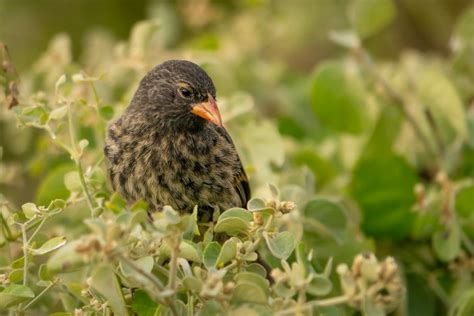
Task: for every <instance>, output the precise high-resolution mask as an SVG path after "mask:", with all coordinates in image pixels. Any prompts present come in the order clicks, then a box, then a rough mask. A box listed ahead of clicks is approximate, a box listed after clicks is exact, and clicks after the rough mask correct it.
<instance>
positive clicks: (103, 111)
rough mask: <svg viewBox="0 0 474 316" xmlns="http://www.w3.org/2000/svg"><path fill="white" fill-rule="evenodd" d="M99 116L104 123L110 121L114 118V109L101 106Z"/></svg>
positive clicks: (108, 106)
mask: <svg viewBox="0 0 474 316" xmlns="http://www.w3.org/2000/svg"><path fill="white" fill-rule="evenodd" d="M99 114H100V116H101V117H102V119H103V120H104V121H108V120H110V119H112V117H113V116H114V108H113V107H112V106H110V105H104V106H101V107H100V108H99Z"/></svg>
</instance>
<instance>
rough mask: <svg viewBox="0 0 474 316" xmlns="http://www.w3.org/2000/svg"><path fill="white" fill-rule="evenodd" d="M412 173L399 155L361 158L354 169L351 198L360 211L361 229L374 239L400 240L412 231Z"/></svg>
mask: <svg viewBox="0 0 474 316" xmlns="http://www.w3.org/2000/svg"><path fill="white" fill-rule="evenodd" d="M417 182H418V179H417V176H416V174H415V171H414V170H413V169H412V168H411V166H410V165H408V163H407V162H406V161H405V159H403V158H402V157H400V156H397V155H395V154H387V155H381V156H376V157H364V158H362V159H361V160H360V161H359V162H358V163H357V165H356V166H355V168H354V171H353V174H352V182H351V185H350V190H351V195H352V197H353V198H354V199H355V200H356V201H357V202H358V203H359V205H360V207H361V209H362V212H363V221H362V228H363V229H364V231H365V232H367V233H368V234H370V235H374V236H383V237H385V238H387V237H392V238H403V237H406V236H407V235H408V234H409V232H410V231H411V228H412V225H413V223H414V219H415V214H414V213H413V212H412V211H411V207H412V205H413V204H414V202H415V196H414V194H413V187H414V186H415V184H416V183H417Z"/></svg>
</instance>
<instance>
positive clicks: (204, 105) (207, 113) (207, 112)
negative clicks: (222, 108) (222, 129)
mask: <svg viewBox="0 0 474 316" xmlns="http://www.w3.org/2000/svg"><path fill="white" fill-rule="evenodd" d="M191 112H193V113H194V114H196V115H197V116H200V117H202V118H203V119H206V120H208V121H209V122H212V123H214V124H216V125H217V126H222V119H221V114H220V113H219V108H218V107H217V103H216V100H214V98H213V97H212V95H211V94H210V93H208V94H207V102H201V103H197V104H194V106H193V109H192V110H191Z"/></svg>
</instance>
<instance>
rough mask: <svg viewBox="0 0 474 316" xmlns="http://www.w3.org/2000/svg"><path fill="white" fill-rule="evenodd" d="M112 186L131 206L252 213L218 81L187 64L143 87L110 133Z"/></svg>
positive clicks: (150, 78)
mask: <svg viewBox="0 0 474 316" xmlns="http://www.w3.org/2000/svg"><path fill="white" fill-rule="evenodd" d="M104 152H105V157H106V160H107V169H108V176H109V178H110V182H111V183H112V186H113V188H114V190H115V191H117V192H118V193H119V194H120V195H121V196H122V197H123V198H124V199H125V200H127V202H129V203H133V202H135V201H138V200H144V201H145V202H147V203H148V205H149V207H150V210H155V211H156V210H161V208H162V207H163V206H164V205H170V206H172V207H173V208H174V209H176V210H179V211H183V212H190V211H192V209H193V207H194V206H195V205H198V206H199V209H200V210H201V212H202V210H208V211H213V210H215V209H216V208H218V209H220V210H221V211H222V210H225V209H228V208H230V207H235V206H239V207H245V205H246V204H247V201H248V200H249V199H250V187H249V183H248V179H247V176H246V174H245V171H244V169H243V168H242V164H241V162H240V158H239V155H238V154H237V151H236V149H235V146H234V144H233V143H232V139H231V138H230V136H229V134H228V133H227V131H226V130H225V129H224V127H223V126H222V120H221V116H220V113H219V109H218V107H217V104H216V89H215V87H214V84H213V82H212V80H211V78H210V77H209V76H208V75H207V73H206V72H205V71H204V70H203V69H201V68H200V67H199V66H198V65H196V64H194V63H192V62H189V61H185V60H170V61H166V62H164V63H162V64H160V65H158V66H156V67H155V68H153V69H152V70H151V71H150V72H149V73H148V74H147V75H146V76H145V77H144V78H143V79H142V81H141V82H140V85H139V87H138V90H137V91H136V92H135V95H134V97H133V99H132V101H131V103H130V105H129V106H128V108H127V109H126V111H125V113H123V114H122V116H120V117H119V118H118V119H117V120H116V121H114V122H113V123H112V124H111V125H110V126H109V128H108V135H107V138H106V141H105V148H104Z"/></svg>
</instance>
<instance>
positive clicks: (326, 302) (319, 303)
mask: <svg viewBox="0 0 474 316" xmlns="http://www.w3.org/2000/svg"><path fill="white" fill-rule="evenodd" d="M347 301H348V297H347V296H345V295H342V296H336V297H331V298H327V299H322V300H316V301H311V302H308V303H306V304H304V305H303V306H296V307H293V308H289V309H286V310H283V311H281V312H278V313H276V314H275V315H277V316H281V315H288V314H291V315H294V314H295V313H296V312H301V311H303V310H308V309H312V308H314V307H325V306H333V305H339V304H343V303H346V302H347Z"/></svg>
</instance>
